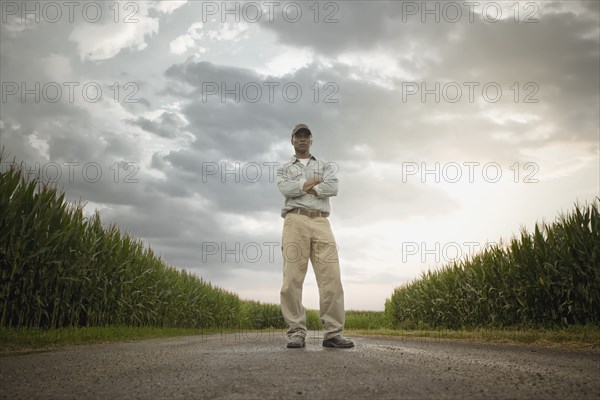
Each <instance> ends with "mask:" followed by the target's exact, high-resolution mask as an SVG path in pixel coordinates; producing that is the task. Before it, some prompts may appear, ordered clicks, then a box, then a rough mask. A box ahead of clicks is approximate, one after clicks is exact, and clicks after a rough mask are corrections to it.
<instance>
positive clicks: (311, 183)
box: [302, 178, 323, 192]
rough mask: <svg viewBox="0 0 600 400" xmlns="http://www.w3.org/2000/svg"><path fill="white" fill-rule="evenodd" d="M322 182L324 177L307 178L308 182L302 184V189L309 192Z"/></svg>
mask: <svg viewBox="0 0 600 400" xmlns="http://www.w3.org/2000/svg"><path fill="white" fill-rule="evenodd" d="M321 182H323V179H321V178H315V179H310V180H307V181H306V182H304V186H302V191H304V192H308V191H310V190H311V189H312V188H313V187H315V186H316V185H318V184H319V183H321Z"/></svg>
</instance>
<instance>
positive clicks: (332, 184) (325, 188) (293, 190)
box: [277, 155, 338, 217]
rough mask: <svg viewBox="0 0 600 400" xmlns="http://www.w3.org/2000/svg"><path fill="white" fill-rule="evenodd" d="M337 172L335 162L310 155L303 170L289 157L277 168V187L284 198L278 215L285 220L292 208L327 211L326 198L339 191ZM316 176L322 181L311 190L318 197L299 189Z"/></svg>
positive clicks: (293, 158)
mask: <svg viewBox="0 0 600 400" xmlns="http://www.w3.org/2000/svg"><path fill="white" fill-rule="evenodd" d="M337 171H338V167H337V165H336V164H335V163H329V162H327V161H324V160H317V159H316V158H315V157H314V156H312V155H311V156H310V158H309V160H308V164H307V165H306V167H305V166H304V164H302V162H301V161H300V160H298V159H297V158H296V157H294V156H292V158H291V159H290V161H289V162H287V163H285V164H283V165H282V166H280V167H279V168H277V187H278V188H279V191H280V192H281V194H282V195H283V196H284V197H285V205H284V207H283V208H282V209H281V216H282V217H285V214H287V212H288V211H289V210H291V209H292V208H306V209H309V210H316V211H323V212H330V211H331V209H330V207H329V198H330V197H332V196H335V195H337V192H338V179H337V176H336V175H337ZM317 177H318V178H322V179H323V182H321V183H319V184H318V185H316V186H314V187H313V189H314V190H315V192H316V193H317V196H315V195H313V194H308V193H307V192H305V191H303V190H302V187H303V186H304V183H306V181H307V180H310V179H314V178H317Z"/></svg>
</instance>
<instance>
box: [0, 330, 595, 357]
mask: <svg viewBox="0 0 600 400" xmlns="http://www.w3.org/2000/svg"><path fill="white" fill-rule="evenodd" d="M238 331H239V330H235V329H229V330H224V329H212V330H211V329H183V328H149V327H144V328H132V327H92V328H64V329H51V330H41V329H2V330H0V356H7V355H14V354H27V353H31V352H38V351H48V350H54V349H59V348H62V347H67V346H75V345H85V344H98V343H111V342H128V341H138V340H145V339H156V338H166V337H177V336H198V335H212V334H225V333H234V332H238ZM259 331H262V332H269V333H270V334H273V335H274V336H273V337H276V336H277V335H280V336H281V337H282V340H283V337H284V333H285V330H282V329H263V330H247V332H259ZM313 333H314V335H315V336H319V335H321V336H322V332H318V331H310V332H309V335H311V334H313ZM344 334H345V335H346V336H387V337H396V338H400V339H418V338H423V339H425V340H459V341H469V342H485V343H499V344H531V345H541V346H549V347H560V348H580V349H588V350H594V351H600V327H597V326H573V327H569V328H561V329H526V330H524V329H490V328H477V329H463V330H404V329H401V330H400V329H397V330H395V329H383V328H382V329H353V330H346V331H345V332H344Z"/></svg>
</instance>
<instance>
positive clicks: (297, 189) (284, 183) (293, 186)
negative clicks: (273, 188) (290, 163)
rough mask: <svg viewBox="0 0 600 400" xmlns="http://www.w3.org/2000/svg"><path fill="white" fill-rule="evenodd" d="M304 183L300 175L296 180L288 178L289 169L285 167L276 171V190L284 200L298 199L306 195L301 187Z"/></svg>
mask: <svg viewBox="0 0 600 400" xmlns="http://www.w3.org/2000/svg"><path fill="white" fill-rule="evenodd" d="M305 183H306V179H305V178H303V177H302V176H301V175H300V176H299V177H297V178H292V177H291V176H290V169H289V168H286V166H283V167H279V168H278V169H277V188H279V191H280V192H281V194H282V195H283V196H284V197H285V198H286V199H292V198H294V197H300V196H303V195H305V194H306V192H304V191H303V190H302V187H303V186H304V184H305Z"/></svg>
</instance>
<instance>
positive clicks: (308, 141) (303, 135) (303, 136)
mask: <svg viewBox="0 0 600 400" xmlns="http://www.w3.org/2000/svg"><path fill="white" fill-rule="evenodd" d="M292 145H294V149H295V150H296V152H297V153H304V152H308V151H309V150H310V146H311V145H312V136H311V134H310V133H309V132H308V131H306V130H301V131H298V132H296V134H295V135H294V136H293V137H292Z"/></svg>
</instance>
